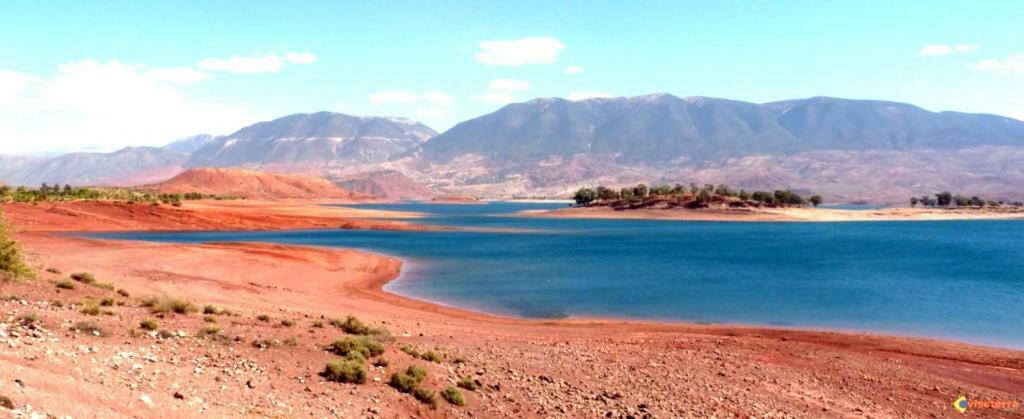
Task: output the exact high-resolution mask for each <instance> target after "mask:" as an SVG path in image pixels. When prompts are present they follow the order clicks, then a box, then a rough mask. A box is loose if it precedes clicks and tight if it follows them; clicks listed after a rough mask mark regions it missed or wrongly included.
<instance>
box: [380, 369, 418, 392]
mask: <svg viewBox="0 0 1024 419" xmlns="http://www.w3.org/2000/svg"><path fill="white" fill-rule="evenodd" d="M424 378H427V370H425V369H423V368H422V367H419V366H416V365H410V366H409V367H408V368H406V369H405V370H404V371H399V372H396V373H394V374H391V381H389V382H388V384H389V385H390V386H391V387H394V388H395V389H396V390H398V391H400V392H402V393H411V392H412V391H413V390H415V389H416V388H417V387H419V385H420V383H421V382H423V379H424Z"/></svg>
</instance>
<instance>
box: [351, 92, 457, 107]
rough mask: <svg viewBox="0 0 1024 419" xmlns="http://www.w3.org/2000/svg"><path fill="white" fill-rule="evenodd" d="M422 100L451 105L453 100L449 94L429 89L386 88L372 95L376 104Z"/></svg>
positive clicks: (372, 100)
mask: <svg viewBox="0 0 1024 419" xmlns="http://www.w3.org/2000/svg"><path fill="white" fill-rule="evenodd" d="M421 102H425V103H430V104H433V105H438V106H450V105H451V104H452V102H453V100H452V97H451V96H449V95H448V94H446V93H444V92H441V91H437V90H427V91H424V92H422V93H416V92H410V91H405V90H385V91H381V92H376V93H373V94H371V95H370V103H373V104H374V105H382V104H387V103H421Z"/></svg>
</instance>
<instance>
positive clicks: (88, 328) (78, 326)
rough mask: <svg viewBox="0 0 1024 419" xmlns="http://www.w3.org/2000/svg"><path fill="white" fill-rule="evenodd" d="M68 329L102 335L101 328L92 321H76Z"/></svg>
mask: <svg viewBox="0 0 1024 419" xmlns="http://www.w3.org/2000/svg"><path fill="white" fill-rule="evenodd" d="M69 330H71V331H72V332H81V333H86V334H90V335H96V336H103V335H104V333H103V329H101V328H100V327H99V326H98V325H96V323H93V322H86V321H81V322H76V323H75V324H72V325H71V327H70V328H69Z"/></svg>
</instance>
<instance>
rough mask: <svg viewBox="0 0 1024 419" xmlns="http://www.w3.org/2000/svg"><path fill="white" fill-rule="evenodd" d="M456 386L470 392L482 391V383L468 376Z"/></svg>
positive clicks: (461, 379)
mask: <svg viewBox="0 0 1024 419" xmlns="http://www.w3.org/2000/svg"><path fill="white" fill-rule="evenodd" d="M456 385H457V386H459V387H460V388H464V389H466V390H469V391H477V390H479V389H480V381H477V380H475V379H473V377H470V376H468V375H467V376H465V377H462V378H460V379H459V382H458V383H456Z"/></svg>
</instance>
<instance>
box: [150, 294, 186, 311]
mask: <svg viewBox="0 0 1024 419" xmlns="http://www.w3.org/2000/svg"><path fill="white" fill-rule="evenodd" d="M142 306H143V307H147V308H149V311H150V312H151V313H153V314H163V313H177V314H189V313H192V312H195V311H196V306H194V305H192V303H190V302H188V301H186V300H179V299H177V298H171V297H167V296H164V297H159V298H158V297H151V298H148V299H146V300H144V301H143V302H142Z"/></svg>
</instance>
